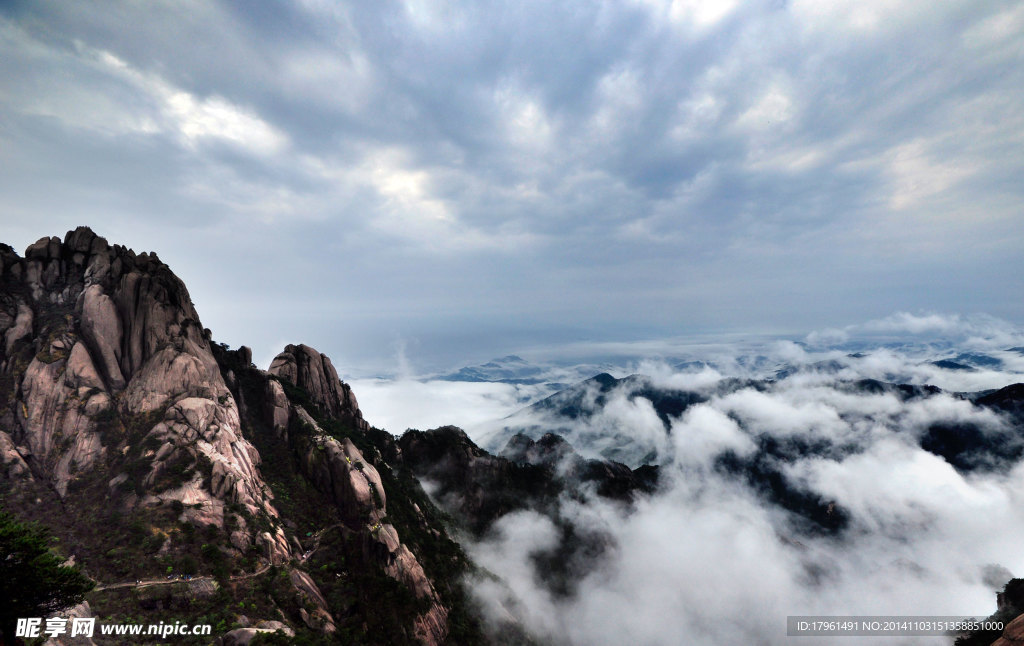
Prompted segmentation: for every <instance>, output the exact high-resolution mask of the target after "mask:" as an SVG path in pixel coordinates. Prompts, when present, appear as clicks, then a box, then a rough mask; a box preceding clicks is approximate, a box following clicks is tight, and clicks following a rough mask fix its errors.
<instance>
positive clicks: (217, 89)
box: [0, 0, 1024, 375]
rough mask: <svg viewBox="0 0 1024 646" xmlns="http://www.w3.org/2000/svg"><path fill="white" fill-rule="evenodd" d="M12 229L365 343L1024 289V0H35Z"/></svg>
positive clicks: (371, 355)
mask: <svg viewBox="0 0 1024 646" xmlns="http://www.w3.org/2000/svg"><path fill="white" fill-rule="evenodd" d="M0 61H2V63H0V165H2V166H0V167H2V172H0V233H2V236H0V238H2V240H3V241H4V242H7V243H10V244H12V245H13V246H14V247H15V248H16V249H18V250H19V251H22V250H24V248H25V247H26V246H27V245H28V244H29V243H31V242H33V241H35V240H36V239H38V238H39V237H41V236H43V235H63V234H64V232H65V231H67V230H68V229H70V228H73V227H75V226H77V225H80V224H88V225H90V226H92V227H93V228H94V229H95V230H96V231H97V232H99V233H100V234H101V235H104V236H105V237H107V238H108V239H109V240H111V241H112V242H120V243H123V244H127V245H128V246H131V247H133V248H135V249H136V250H137V251H142V250H155V251H157V252H158V253H159V255H160V257H161V258H162V259H163V260H164V261H165V262H167V263H168V264H170V265H171V267H172V269H174V270H175V271H176V272H177V273H178V274H179V275H180V276H181V277H182V278H183V279H185V281H186V284H187V285H188V286H189V289H190V291H191V293H192V296H193V300H194V301H195V302H196V306H197V308H198V309H199V312H200V315H201V316H202V317H203V322H204V324H205V325H207V326H208V327H210V328H212V329H213V331H214V334H215V336H216V337H217V338H218V339H220V340H223V341H226V342H228V343H230V344H232V345H238V344H242V343H245V344H248V345H250V346H253V347H254V350H255V356H256V358H257V359H258V360H259V361H263V362H266V361H267V360H269V358H270V357H271V356H272V355H273V354H274V353H275V352H276V351H277V350H278V349H279V348H280V346H282V345H283V344H284V343H287V342H305V343H309V344H311V345H314V346H316V347H318V348H319V349H321V350H323V351H325V352H327V353H328V354H329V355H331V356H332V357H333V358H334V360H335V364H337V365H338V366H339V368H340V369H341V372H342V373H344V374H346V375H353V374H360V373H362V374H370V373H372V372H373V371H374V370H395V369H397V368H398V367H399V366H401V365H402V364H401V363H400V362H401V361H408V362H409V364H407V365H411V367H412V369H413V370H414V371H415V370H425V369H428V368H431V367H439V366H445V365H459V364H460V363H466V362H470V361H473V360H483V359H486V358H488V357H490V356H497V355H499V354H503V353H506V352H509V351H513V350H516V349H517V348H520V347H528V346H532V345H534V346H535V345H539V344H556V343H562V342H579V341H582V340H589V341H632V340H639V339H647V338H657V337H663V336H672V335H681V334H698V333H712V332H714V333H717V332H743V331H751V332H794V333H806V332H808V331H810V330H812V329H818V328H823V327H837V328H841V327H842V326H844V325H848V324H851V323H855V322H861V321H866V320H870V319H875V318H879V317H884V316H887V315H890V314H892V313H893V312H896V311H908V312H915V313H929V312H938V313H945V314H963V315H972V314H976V313H979V312H983V313H987V314H991V315H994V316H998V317H1001V318H1004V319H1007V320H1009V321H1013V322H1016V323H1020V322H1021V321H1022V320H1024V301H1022V299H1021V298H1020V297H1021V295H1022V294H1024V289H1022V287H1024V284H1022V278H1021V277H1022V276H1024V254H1022V253H1021V251H1022V250H1024V210H1022V206H1021V204H1024V199H1022V198H1024V195H1022V194H1024V182H1021V181H1020V178H1021V177H1022V176H1024V89H1022V88H1024V4H1021V3H1020V2H986V1H979V0H971V1H965V2H958V1H950V2H943V3H922V2H917V1H915V0H907V1H905V2H901V1H899V0H856V1H846V0H837V1H833V2H827V3H823V2H818V1H816V0H791V1H788V2H787V1H785V0H764V1H755V2H746V3H739V2H730V1H727V0H726V1H716V2H703V1H702V0H621V1H607V2H562V3H551V2H532V1H530V0H517V1H516V2H481V1H479V0H474V1H473V2H459V1H456V0H452V1H446V0H437V1H436V2H430V1H428V0H406V1H405V2H393V1H385V0H374V1H372V2H329V1H327V0H307V1H305V2H296V3H290V4H285V3H269V2H268V3H262V2H260V3H250V2H246V3H218V2H206V1H195V2H179V1H175V2H145V3H137V2H123V3H119V2H102V3H89V2H76V3H65V2H56V1H54V2H47V1H33V2H30V3H29V2H5V3H3V5H2V6H0Z"/></svg>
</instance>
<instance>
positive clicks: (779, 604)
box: [463, 316, 1024, 644]
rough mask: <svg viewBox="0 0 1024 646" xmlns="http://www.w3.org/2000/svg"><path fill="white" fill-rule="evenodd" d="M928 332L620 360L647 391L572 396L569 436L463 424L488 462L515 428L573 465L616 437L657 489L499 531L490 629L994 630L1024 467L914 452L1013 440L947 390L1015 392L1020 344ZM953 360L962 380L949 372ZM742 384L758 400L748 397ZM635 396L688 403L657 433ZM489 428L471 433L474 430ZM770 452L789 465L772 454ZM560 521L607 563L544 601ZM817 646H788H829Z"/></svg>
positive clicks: (476, 414)
mask: <svg viewBox="0 0 1024 646" xmlns="http://www.w3.org/2000/svg"><path fill="white" fill-rule="evenodd" d="M929 321H930V324H931V325H932V327H931V328H929V329H927V330H924V331H923V332H932V333H933V334H932V335H931V336H929V337H928V338H923V337H921V336H920V335H921V334H922V330H921V327H922V323H921V321H919V320H917V319H916V318H914V317H909V318H908V317H907V316H904V317H901V318H897V319H895V322H891V323H892V325H888V326H882V325H881V324H875V326H874V327H875V328H876V329H877V328H880V327H884V328H885V332H886V334H887V335H891V334H893V333H894V328H895V327H896V325H897V324H898V323H900V322H902V323H903V324H904V328H912V329H903V330H902V331H903V332H904V337H903V338H900V339H897V340H894V339H893V338H892V337H891V336H887V337H886V338H885V339H882V340H880V339H877V338H871V336H870V334H867V335H864V334H861V335H860V337H858V338H856V339H853V338H852V337H854V336H856V333H857V330H855V329H854V328H852V327H851V328H849V329H847V331H846V332H844V334H843V335H835V334H833V335H832V342H831V343H826V342H824V341H823V340H822V339H823V338H824V336H825V335H822V334H817V335H815V336H813V337H811V338H810V340H808V339H802V340H797V341H796V342H791V341H771V342H768V343H766V344H764V345H761V346H758V347H756V348H751V347H750V346H746V347H740V346H737V348H736V350H735V352H733V353H731V354H730V353H728V352H726V351H725V346H722V345H716V346H715V348H714V352H712V353H707V356H704V357H703V358H701V357H699V356H696V355H695V354H691V355H689V356H681V353H679V352H678V351H679V350H680V349H681V348H679V347H676V348H675V350H676V351H677V352H676V356H672V357H671V358H668V359H667V358H666V356H661V357H656V358H653V359H652V358H647V359H638V360H635V361H631V362H627V363H625V364H624V365H623V371H622V373H621V374H620V375H619V376H620V377H621V376H626V375H627V374H634V373H637V374H642V375H644V377H643V378H642V379H640V378H638V379H637V380H625V381H622V382H619V384H618V386H617V387H616V389H614V390H612V391H611V392H609V393H605V396H604V399H603V400H602V401H603V404H602V405H600V406H598V405H596V403H595V402H596V395H595V393H596V391H593V392H589V393H587V392H585V393H584V398H583V401H584V406H586V405H588V404H589V405H591V406H593V407H594V410H593V411H592V414H588V415H583V416H581V417H579V418H577V419H567V418H564V417H563V418H557V415H554V414H553V413H551V412H550V411H548V412H543V413H538V412H537V409H536V408H532V409H531V408H523V409H521V410H519V411H518V412H516V413H515V414H514V415H512V416H510V417H509V416H505V415H504V413H505V411H506V410H507V408H508V405H509V404H510V400H509V399H508V398H504V399H503V398H501V397H497V398H494V400H493V401H494V402H495V403H496V404H498V405H497V406H496V411H497V410H500V412H501V413H503V415H502V417H501V419H498V420H495V421H492V422H491V423H490V424H488V423H479V422H474V424H473V425H471V428H472V429H475V435H474V439H476V440H477V441H478V442H481V444H482V445H487V446H488V448H490V449H491V450H499V449H500V448H501V447H500V446H499V445H500V444H501V441H502V439H503V438H504V437H505V436H506V435H507V434H508V433H511V432H512V431H513V430H517V429H518V430H522V429H526V430H527V431H528V432H530V433H535V434H539V433H541V432H543V431H544V430H545V429H552V428H555V429H558V431H559V432H560V433H563V434H564V436H565V437H566V438H567V439H568V440H569V441H570V443H571V444H572V445H573V446H574V448H575V449H576V450H577V451H578V452H580V453H581V454H583V455H587V456H590V457H600V456H604V457H608V455H609V446H610V445H609V442H610V441H611V440H609V438H611V437H614V438H616V439H615V440H614V442H615V443H618V444H617V445H616V446H615V447H614V450H615V453H614V455H630V456H633V457H634V458H636V460H635V462H634V463H633V464H631V465H630V466H637V464H636V461H639V460H640V457H639V456H644V455H650V454H651V453H652V452H653V453H654V454H656V456H657V458H656V459H655V460H654V462H656V463H657V464H659V465H660V470H661V475H660V478H661V480H660V485H659V489H658V491H657V492H656V493H655V494H653V495H651V496H650V497H642V498H640V499H638V500H637V501H635V502H634V503H633V504H631V505H625V504H622V503H618V502H610V501H609V500H607V499H604V498H600V497H599V496H597V495H596V494H594V495H588V496H585V497H584V499H582V500H580V499H579V498H568V497H566V498H563V499H562V500H560V502H559V509H558V512H557V514H555V515H554V516H553V517H550V516H544V515H541V514H538V513H535V512H532V511H525V512H518V513H515V514H510V515H508V516H505V517H503V518H501V519H499V521H498V522H496V523H495V524H494V526H493V527H492V528H491V530H490V531H489V533H488V534H487V535H485V536H484V537H483V538H482V539H480V540H478V541H471V542H470V543H469V544H468V546H467V549H468V551H469V553H470V555H471V556H472V557H473V559H474V560H475V561H476V562H477V564H478V565H480V566H481V567H482V568H483V569H484V571H486V572H488V573H491V574H493V575H495V577H497V578H494V577H491V576H483V577H480V578H478V579H474V580H472V581H470V585H471V589H472V590H473V593H474V596H475V598H476V599H477V601H478V602H479V604H480V606H481V608H482V609H483V611H484V614H485V616H486V617H488V619H489V620H490V621H492V622H493V623H494V625H495V626H502V625H506V626H507V625H508V622H510V621H511V622H514V623H517V624H519V625H520V626H521V627H522V628H524V629H525V630H526V631H528V632H529V633H530V634H532V635H534V636H536V637H537V638H538V639H540V640H542V641H543V642H546V643H554V644H622V643H638V644H679V643H688V644H730V643H757V644H782V643H788V642H789V641H792V640H793V639H797V638H787V637H786V617H787V616H789V615H947V616H974V617H979V618H981V617H985V616H988V615H989V614H991V613H992V612H993V611H994V610H995V592H996V590H997V589H1001V587H1002V585H1003V584H1005V583H1006V581H1007V580H1008V578H1009V577H1010V576H1021V574H1022V573H1024V553H1022V552H1021V551H1020V547H1019V536H1021V535H1022V532H1024V504H1022V503H1024V463H1020V462H1017V463H1005V462H998V461H993V462H985V461H982V462H980V463H979V466H978V468H972V469H960V470H958V469H957V468H954V466H953V465H951V464H950V463H949V462H947V461H946V460H944V459H943V458H942V457H940V456H939V455H936V454H933V453H931V452H928V451H926V450H924V449H923V448H922V437H923V436H924V435H925V434H926V433H927V432H928V429H930V428H932V426H933V425H936V424H961V425H964V424H966V425H970V426H971V427H972V428H974V429H977V431H978V433H980V434H982V436H984V437H991V438H992V439H993V441H999V442H1002V441H1003V438H1017V439H1018V440H1019V437H1020V429H1019V428H1014V427H1013V425H1012V424H1011V422H1010V420H1008V419H1007V418H1006V417H1005V416H1004V415H1003V414H1001V413H998V412H995V411H993V410H991V409H988V408H984V407H979V406H977V405H975V404H973V403H972V402H971V401H970V400H969V399H968V398H966V397H964V396H961V395H959V394H958V393H961V392H968V391H970V392H975V391H981V390H987V389H995V388H1000V387H1003V386H1006V385H1009V384H1013V383H1018V382H1021V381H1024V375H1022V374H1021V368H1022V363H1021V358H1024V357H1022V355H1021V351H1020V350H1019V348H1018V349H1014V348H1012V346H1011V345H1010V344H1011V343H1015V344H1018V345H1020V344H1019V341H1020V338H1021V337H1020V333H1019V330H1016V329H1013V328H1012V326H1011V327H1010V328H1006V327H1005V326H999V329H998V330H997V332H998V333H997V334H990V335H988V336H986V335H985V334H984V330H981V331H979V330H977V329H972V330H969V332H970V334H969V335H965V334H962V332H964V328H965V327H969V326H965V325H963V322H964V321H963V319H956V318H954V319H953V320H952V321H949V320H946V321H945V325H944V326H940V331H941V332H942V334H939V335H935V334H934V332H935V327H936V326H939V324H940V321H939V320H938V319H935V318H931V319H929ZM958 323H959V325H958ZM975 327H976V326H975ZM866 328H871V326H860V328H859V329H861V330H863V329H866ZM897 332H898V330H897ZM906 335H910V336H906ZM865 337H866V338H865ZM854 346H856V350H855V351H853V350H854ZM705 349H706V348H705ZM752 350H753V351H752ZM968 353H973V354H972V355H970V356H968ZM683 354H685V353H683ZM697 354H699V352H697ZM958 356H959V357H960V358H961V359H962V360H963V361H964V362H965V363H964V364H958V365H953V364H943V363H941V362H942V360H943V359H946V360H951V357H958ZM681 358H682V359H689V361H688V362H687V361H682V362H680V359H681ZM969 361H970V362H973V363H974V364H975V365H974V366H971V365H967V363H966V362H969ZM943 365H946V366H953V367H951V368H950V367H943ZM750 379H757V380H759V381H749V382H748V381H743V380H750ZM867 379H874V380H878V381H879V382H895V383H906V384H912V385H915V386H919V387H921V388H920V389H919V391H920V392H918V394H915V395H913V396H906V395H905V394H901V393H900V391H898V390H894V389H891V388H884V387H870V388H868V387H862V386H858V385H857V384H858V383H859V382H860V381H861V380H867ZM637 383H641V384H645V385H648V386H652V387H658V388H663V389H674V390H685V391H688V392H693V393H698V394H700V395H701V397H702V401H699V402H698V403H694V404H692V405H690V406H689V407H688V408H687V409H686V410H685V411H684V412H683V413H682V414H680V415H678V416H676V417H672V418H671V419H670V420H669V428H668V429H666V428H665V427H664V426H663V424H662V423H661V421H660V420H659V418H658V416H657V414H655V411H654V410H653V408H652V407H651V405H650V402H649V401H648V400H646V399H643V398H642V397H637V396H635V393H636V389H637V388H638V386H637ZM926 385H934V386H938V387H939V388H941V391H935V390H934V389H933V390H929V389H926V388H924V386H926ZM463 386H464V387H465V388H466V391H465V392H474V389H480V388H481V387H480V385H473V386H471V385H465V384H464V385H463ZM495 386H497V385H495ZM505 387H508V385H507V384H506V385H505ZM590 388H591V389H593V388H595V387H594V386H590ZM479 392H486V390H484V391H479ZM507 392H512V391H507ZM521 394H523V393H521ZM480 396H481V395H480V394H478V395H477V399H478V401H479V398H480ZM489 396H491V397H493V393H492V394H491V395H489ZM482 412H483V411H482V410H480V409H475V410H472V411H470V412H469V413H468V414H469V415H471V416H472V417H473V418H474V419H475V420H479V418H480V416H481V414H482ZM503 430H504V433H503ZM622 442H626V443H627V444H631V445H632V446H626V447H625V448H624V447H623V446H622V445H621V444H622ZM765 446H780V447H790V448H788V449H787V448H784V449H780V450H779V451H777V452H775V453H771V452H768V453H766V452H765V448H764V447H765ZM726 457H728V459H730V460H732V461H733V463H739V464H746V463H747V462H745V461H750V462H749V463H751V464H753V463H754V462H753V461H759V462H756V464H758V465H760V466H759V468H769V469H772V470H774V471H775V472H777V473H778V474H780V476H781V477H782V478H783V479H784V481H785V483H786V487H788V488H789V489H788V490H792V491H793V492H797V493H799V495H801V496H804V497H805V498H806V499H810V500H817V501H819V502H818V504H819V506H820V507H821V509H822V510H824V509H825V507H826V506H827V505H829V504H830V503H831V504H834V508H835V510H836V511H835V513H836V514H837V515H838V516H841V517H842V519H843V524H842V525H841V527H840V528H839V529H826V530H822V528H821V527H819V526H816V525H814V523H813V522H810V521H809V520H808V518H805V517H801V514H800V513H799V512H797V511H794V510H793V509H787V508H786V506H785V505H783V504H779V502H778V501H777V500H774V499H773V498H772V496H771V495H770V494H769V493H768V492H767V491H766V490H765V488H764V486H763V483H761V482H757V481H755V480H752V479H748V478H744V477H741V476H739V475H737V473H736V472H734V471H730V470H729V469H726V468H723V466H722V465H723V464H724V463H723V460H724V459H725V458H726ZM624 461H626V460H624ZM627 463H628V461H627ZM766 465H767V466H766ZM788 490H787V491H788ZM828 513H829V514H831V513H832V512H831V511H829V512H828ZM838 516H837V517H838ZM563 524H568V525H570V526H572V527H573V528H574V530H575V531H576V533H577V534H585V535H589V536H599V537H601V541H602V542H603V543H604V544H605V546H606V548H605V549H603V550H602V551H601V553H600V555H599V556H598V557H595V558H591V559H589V560H583V561H580V562H579V563H575V564H573V567H572V568H571V570H572V571H573V572H575V573H576V579H575V580H574V581H573V585H572V589H571V591H570V593H569V594H562V593H559V592H557V591H556V590H553V589H552V586H551V585H550V582H549V581H547V580H546V573H545V572H544V571H540V570H538V566H537V562H538V561H537V556H538V555H541V554H546V553H547V554H549V553H552V552H553V551H554V550H555V549H556V548H557V546H558V542H559V541H560V540H562V539H561V538H560V537H561V536H562V534H561V533H560V532H559V529H558V528H559V526H560V525H563ZM993 573H997V574H996V575H993ZM820 639H821V641H817V642H816V641H815V640H816V638H811V637H801V638H799V639H798V642H799V643H801V644H813V643H826V642H828V641H829V640H828V639H826V638H820ZM847 639H852V640H853V642H854V643H856V642H858V640H857V639H856V638H847ZM875 639H876V642H872V643H877V638H875ZM886 639H887V642H886V643H913V644H925V643H935V644H948V643H951V642H952V639H951V638H946V637H936V638H922V637H912V638H911V637H908V638H905V640H904V641H903V642H901V641H900V639H898V638H886ZM864 641H865V643H867V642H871V639H869V638H865V640H864Z"/></svg>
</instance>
